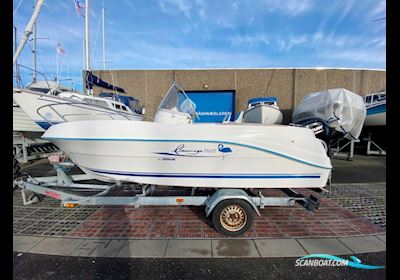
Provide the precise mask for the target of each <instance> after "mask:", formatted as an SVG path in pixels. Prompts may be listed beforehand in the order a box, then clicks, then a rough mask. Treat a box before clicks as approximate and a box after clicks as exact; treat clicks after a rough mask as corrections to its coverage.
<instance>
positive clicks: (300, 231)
mask: <svg viewBox="0 0 400 280" xmlns="http://www.w3.org/2000/svg"><path fill="white" fill-rule="evenodd" d="M281 194H282V192H280V191H275V190H271V191H270V192H269V193H268V195H270V196H272V195H281ZM260 213H261V217H258V216H255V221H254V225H253V228H252V229H250V230H249V231H248V232H246V233H245V234H244V235H243V236H241V237H242V238H290V237H310V236H313V237H338V236H353V235H365V234H377V233H382V232H385V229H384V228H381V227H379V226H377V225H374V224H372V223H371V222H370V221H369V220H367V219H366V218H364V217H362V216H360V215H357V214H355V213H353V212H351V211H349V210H347V209H346V208H343V207H341V206H340V205H338V204H336V203H335V202H333V201H331V200H329V199H327V198H325V197H322V198H321V204H320V208H319V209H318V210H317V211H316V212H315V213H312V212H308V211H306V210H305V209H303V208H301V207H300V206H295V207H266V208H265V209H261V210H260ZM68 236H75V237H127V238H138V239H184V238H192V239H210V238H226V237H225V236H223V235H221V234H219V233H218V232H216V231H215V230H214V228H213V227H212V226H211V222H210V219H206V218H205V213H204V208H202V207H186V206H178V207H177V206H171V207H153V206H146V207H141V208H134V207H130V206H129V207H128V206H126V207H122V206H121V207H115V206H114V207H110V206H108V207H102V208H100V209H99V210H97V211H96V212H94V213H93V214H92V215H91V216H89V217H88V218H87V219H86V220H85V222H83V223H82V224H81V225H79V226H78V227H77V228H75V229H74V230H73V231H71V232H70V233H69V235H68Z"/></svg>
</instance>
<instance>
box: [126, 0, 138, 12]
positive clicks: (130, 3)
mask: <svg viewBox="0 0 400 280" xmlns="http://www.w3.org/2000/svg"><path fill="white" fill-rule="evenodd" d="M124 2H125V4H126V5H128V7H129V8H131V10H132V12H135V11H136V8H135V5H133V3H132V1H131V0H124Z"/></svg>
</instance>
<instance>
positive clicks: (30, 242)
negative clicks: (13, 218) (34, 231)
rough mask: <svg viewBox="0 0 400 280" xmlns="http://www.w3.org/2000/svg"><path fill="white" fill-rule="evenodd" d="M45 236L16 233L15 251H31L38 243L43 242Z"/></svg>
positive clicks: (14, 239)
mask: <svg viewBox="0 0 400 280" xmlns="http://www.w3.org/2000/svg"><path fill="white" fill-rule="evenodd" d="M44 239H45V238H44V237H36V236H25V235H14V236H13V251H15V252H30V250H31V249H32V248H33V247H35V246H36V245H37V244H39V243H40V242H42V241H43V240H44Z"/></svg>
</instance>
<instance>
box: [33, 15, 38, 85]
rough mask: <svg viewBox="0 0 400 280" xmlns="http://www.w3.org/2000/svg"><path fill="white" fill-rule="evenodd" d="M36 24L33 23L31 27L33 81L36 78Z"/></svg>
mask: <svg viewBox="0 0 400 280" xmlns="http://www.w3.org/2000/svg"><path fill="white" fill-rule="evenodd" d="M36 26H37V24H36V23H35V27H34V29H33V79H32V81H33V82H36V79H37V73H36Z"/></svg>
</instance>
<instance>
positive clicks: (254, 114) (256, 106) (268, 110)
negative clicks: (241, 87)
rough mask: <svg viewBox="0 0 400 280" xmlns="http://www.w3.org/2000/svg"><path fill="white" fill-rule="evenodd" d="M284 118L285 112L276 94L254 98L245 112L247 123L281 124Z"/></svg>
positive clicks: (244, 120) (244, 116)
mask: <svg viewBox="0 0 400 280" xmlns="http://www.w3.org/2000/svg"><path fill="white" fill-rule="evenodd" d="M282 120H283V114H282V112H281V110H280V109H279V106H278V98H277V97H275V96H269V97H257V98H252V99H250V100H249V101H248V107H247V110H246V111H244V112H243V122H245V123H262V124H281V123H282Z"/></svg>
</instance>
